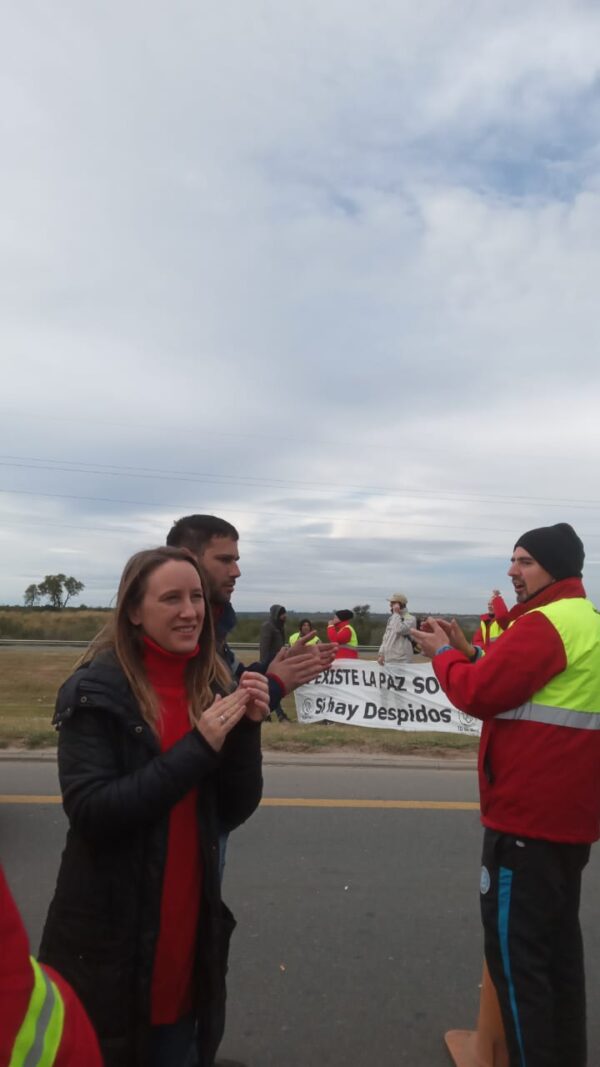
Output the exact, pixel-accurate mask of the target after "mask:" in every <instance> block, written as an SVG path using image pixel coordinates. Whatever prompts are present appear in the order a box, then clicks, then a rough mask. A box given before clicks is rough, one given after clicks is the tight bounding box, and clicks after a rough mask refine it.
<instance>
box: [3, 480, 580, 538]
mask: <svg viewBox="0 0 600 1067" xmlns="http://www.w3.org/2000/svg"><path fill="white" fill-rule="evenodd" d="M0 493H4V494H6V495H9V496H31V497H43V498H48V499H52V500H77V501H83V500H85V501H88V502H90V503H100V504H124V505H127V506H128V507H144V508H146V507H151V508H162V509H165V508H169V509H172V510H173V511H179V512H180V513H181V512H186V511H188V510H190V509H193V507H194V505H193V504H182V503H178V504H172V503H167V502H166V501H159V502H157V501H148V500H122V499H120V498H116V497H102V496H82V495H78V494H75V493H40V492H34V491H33V490H27V489H2V488H0ZM227 513H228V514H229V515H254V516H258V517H260V518H271V519H272V518H276V519H277V518H281V517H282V516H283V515H286V516H289V517H291V518H293V519H295V520H298V519H310V520H313V521H314V518H315V516H314V515H312V514H308V513H302V512H297V511H286V510H284V509H281V510H279V511H262V510H257V509H256V508H254V509H252V508H243V509H240V508H235V507H233V508H232V507H229V506H228V507H227ZM319 521H320V522H330V523H334V522H349V523H352V524H356V523H360V524H361V525H367V526H393V527H395V529H396V530H398V525H399V523H400V522H402V523H403V524H404V526H412V527H417V528H418V529H436V530H463V531H476V532H477V533H500V534H504V533H510V534H514V528H513V527H508V526H501V527H499V526H473V524H472V523H469V524H468V525H456V524H454V523H446V522H420V521H418V520H416V519H415V520H413V519H407V518H406V516H398V517H397V518H393V519H375V518H372V519H371V518H368V519H359V518H357V517H356V516H355V515H336V516H334V517H329V516H326V515H320V516H319ZM398 533H399V539H401V537H400V533H401V531H398ZM587 536H588V537H589V536H590V534H588V535H587ZM591 536H592V537H594V536H600V533H599V534H591Z"/></svg>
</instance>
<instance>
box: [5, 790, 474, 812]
mask: <svg viewBox="0 0 600 1067" xmlns="http://www.w3.org/2000/svg"><path fill="white" fill-rule="evenodd" d="M60 803H61V798H60V797H59V796H32V795H29V794H26V793H13V794H11V793H5V794H1V793H0V804H60ZM261 807H263V808H377V809H380V808H383V809H385V808H396V809H398V808H401V809H408V810H419V809H421V810H423V809H425V810H429V811H436V810H440V811H479V804H475V803H473V802H472V801H467V800H336V799H331V800H327V799H323V798H320V797H264V798H263V800H262V801H261Z"/></svg>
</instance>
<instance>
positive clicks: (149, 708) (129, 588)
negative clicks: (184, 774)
mask: <svg viewBox="0 0 600 1067" xmlns="http://www.w3.org/2000/svg"><path fill="white" fill-rule="evenodd" d="M170 560H175V561H176V562H184V563H190V564H191V565H192V567H193V568H194V569H195V571H196V572H197V574H198V577H199V578H200V581H201V583H202V588H203V590H206V589H207V582H206V580H205V577H204V575H203V573H202V569H201V567H200V565H199V563H198V561H197V560H196V558H195V556H193V555H192V553H191V552H190V551H189V550H188V549H187V548H170V547H166V546H162V545H161V546H160V547H159V548H149V549H146V550H144V551H143V552H136V554H135V555H134V556H132V557H131V559H130V560H128V561H127V563H126V564H125V568H124V570H123V574H122V575H121V581H120V582H119V589H118V592H117V604H116V607H115V612H114V615H113V616H112V618H111V619H110V621H109V622H108V623H107V624H106V626H104V627H103V628H102V629H101V631H100V633H99V634H97V635H96V637H95V638H94V639H93V640H92V641H91V642H90V644H89V645H88V647H87V649H86V650H85V652H84V653H83V655H82V656H81V658H80V659H79V660H78V662H77V664H76V666H78V667H79V666H82V665H84V664H87V663H91V661H92V660H93V659H95V658H96V656H97V655H98V654H99V653H100V652H106V651H112V652H113V653H114V655H115V656H116V658H117V660H118V662H119V664H120V665H121V667H122V669H123V673H124V674H125V676H126V678H127V681H128V682H129V684H130V686H131V688H132V691H133V694H134V696H135V698H136V700H137V703H138V705H139V709H140V712H141V714H142V716H143V717H144V719H145V720H146V722H147V723H148V724H149V725H150V726H151V727H152V729H153V731H154V732H155V733H156V734H157V733H158V722H159V718H160V708H159V704H158V700H157V696H156V693H155V691H154V689H153V687H152V685H151V684H150V680H149V678H148V675H147V673H146V668H145V666H144V643H143V635H142V633H141V631H140V628H139V627H137V626H134V624H133V623H132V622H131V619H130V614H131V612H132V611H134V609H135V608H137V607H138V606H139V605H140V604H141V602H142V600H143V598H144V594H145V592H146V587H147V585H148V579H149V577H150V575H151V574H152V573H153V572H154V571H155V570H157V568H158V567H162V566H163V564H164V563H168V562H169V561H170ZM185 685H186V691H187V695H188V699H189V714H190V722H191V724H192V725H195V724H196V723H197V722H198V721H199V719H200V716H201V715H202V712H203V711H205V710H206V708H208V707H209V706H210V705H211V704H212V703H213V701H214V689H215V688H218V689H221V690H225V691H226V692H229V691H230V690H231V689H232V688H233V683H232V679H231V676H230V674H229V672H228V671H227V669H226V667H225V665H224V664H223V662H222V661H221V659H220V657H219V656H218V655H217V651H216V646H215V633H214V626H213V619H212V612H211V610H210V605H209V603H208V601H207V602H206V612H205V615H204V623H203V625H202V630H201V633H200V651H199V653H198V655H197V656H194V657H193V658H192V659H190V660H189V661H188V663H187V665H186V669H185Z"/></svg>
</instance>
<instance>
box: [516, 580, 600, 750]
mask: <svg viewBox="0 0 600 1067" xmlns="http://www.w3.org/2000/svg"><path fill="white" fill-rule="evenodd" d="M534 611H538V612H540V613H541V614H542V615H545V616H546V618H547V619H548V621H549V622H551V623H552V625H553V626H554V629H555V630H556V632H557V633H558V635H559V637H560V639H561V641H562V643H563V647H564V650H565V658H566V661H567V665H566V667H565V670H564V671H561V672H560V673H559V674H556V675H555V676H554V678H551V679H550V681H549V682H547V683H546V685H545V686H543V687H542V688H541V689H539V690H538V691H537V693H534V694H533V696H532V697H531V700H528V701H526V702H525V703H524V704H522V705H521V706H520V707H518V708H513V709H512V710H511V711H505V712H502V713H501V714H500V715H497V716H496V718H497V719H522V720H525V721H529V722H540V723H547V724H549V725H553V726H568V727H571V728H572V729H576V730H600V616H599V615H598V612H597V611H596V609H595V608H594V605H593V604H592V603H591V601H590V600H586V599H585V598H583V597H573V598H566V599H564V600H557V601H555V602H554V603H552V604H547V605H545V607H541V608H533V609H532V613H533V612H534ZM526 614H529V612H527V613H526ZM524 617H525V616H523V618H524ZM518 622H519V620H518V619H515V620H514V623H515V625H518Z"/></svg>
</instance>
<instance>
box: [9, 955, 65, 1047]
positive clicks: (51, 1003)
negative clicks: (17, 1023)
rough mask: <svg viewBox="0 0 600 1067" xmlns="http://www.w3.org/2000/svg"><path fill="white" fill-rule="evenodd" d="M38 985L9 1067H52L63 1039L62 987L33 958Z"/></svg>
mask: <svg viewBox="0 0 600 1067" xmlns="http://www.w3.org/2000/svg"><path fill="white" fill-rule="evenodd" d="M31 966H32V967H33V974H34V983H33V989H32V991H31V997H30V998H29V1005H28V1008H27V1014H26V1016H25V1018H24V1019H23V1022H22V1023H21V1028H20V1030H19V1033H18V1034H17V1037H16V1040H15V1043H14V1045H13V1050H12V1056H11V1058H10V1063H9V1065H8V1067H52V1064H53V1063H54V1061H55V1059H56V1053H57V1052H58V1049H59V1046H60V1041H61V1038H62V1032H63V1024H64V1018H65V1006H64V1003H63V999H62V997H61V995H60V990H59V989H58V986H56V985H55V983H54V982H53V981H52V979H51V978H49V977H48V975H47V974H44V971H43V970H42V968H41V967H40V965H39V963H38V962H37V961H36V960H34V959H33V957H31Z"/></svg>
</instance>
